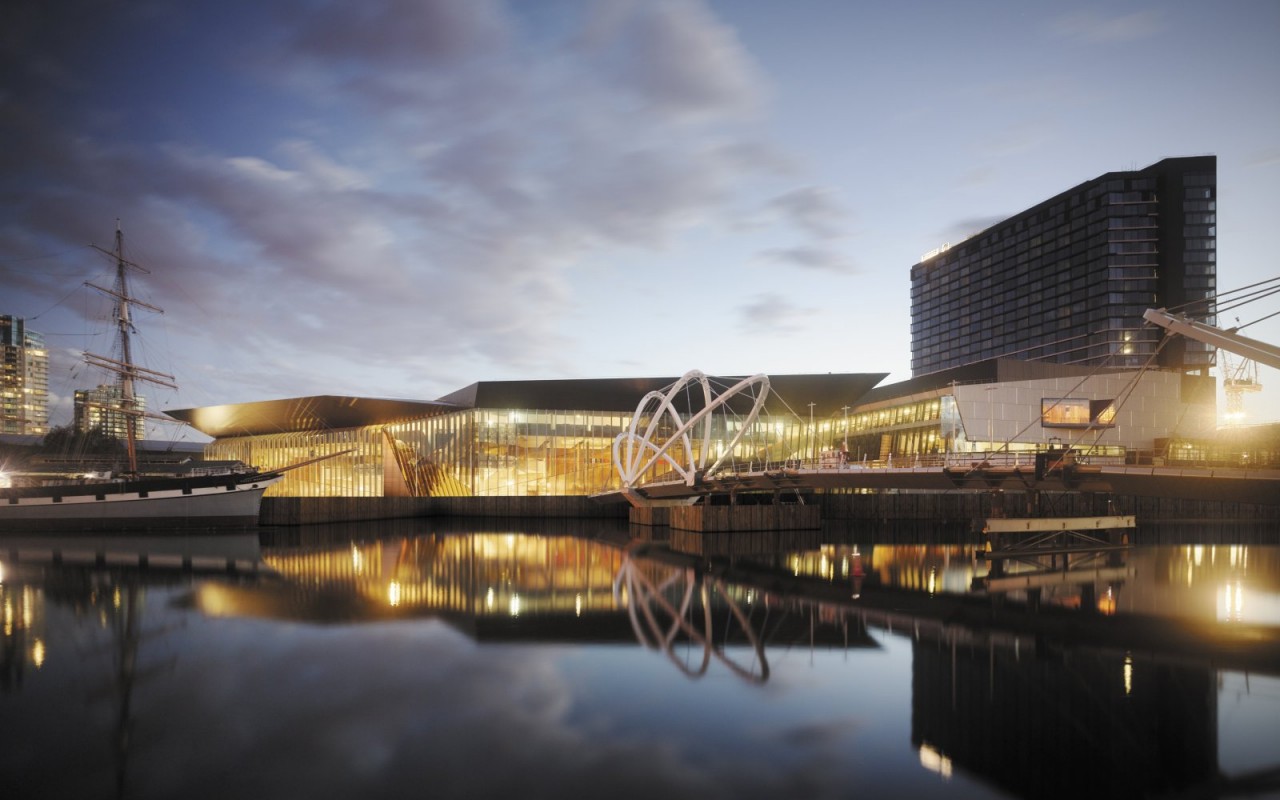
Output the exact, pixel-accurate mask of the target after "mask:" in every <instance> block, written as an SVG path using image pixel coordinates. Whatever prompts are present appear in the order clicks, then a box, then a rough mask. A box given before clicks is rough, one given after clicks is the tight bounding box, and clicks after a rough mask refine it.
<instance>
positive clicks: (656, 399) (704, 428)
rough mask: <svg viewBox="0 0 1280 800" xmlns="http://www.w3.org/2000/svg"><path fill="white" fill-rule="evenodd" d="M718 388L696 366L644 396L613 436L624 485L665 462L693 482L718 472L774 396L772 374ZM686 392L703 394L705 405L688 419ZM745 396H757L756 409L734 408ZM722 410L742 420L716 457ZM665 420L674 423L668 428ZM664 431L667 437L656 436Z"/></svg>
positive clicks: (625, 487) (629, 485)
mask: <svg viewBox="0 0 1280 800" xmlns="http://www.w3.org/2000/svg"><path fill="white" fill-rule="evenodd" d="M715 388H716V387H715V386H714V385H713V383H712V380H711V378H709V377H708V376H707V375H704V374H703V373H702V372H700V371H698V370H691V371H689V372H686V373H685V374H684V375H682V376H681V377H680V379H679V380H678V381H676V382H675V383H673V384H671V386H669V387H667V388H666V389H663V390H659V391H654V392H649V393H648V394H646V395H645V396H644V398H642V399H641V400H640V404H639V405H638V406H637V407H636V413H635V415H634V416H632V418H631V425H630V426H629V427H628V429H627V430H625V431H623V432H622V433H620V434H618V435H617V437H615V438H614V440H613V464H614V467H615V468H616V469H617V470H618V475H619V476H620V477H621V479H622V486H623V490H624V491H627V490H630V489H632V488H633V487H635V486H636V484H637V483H639V482H640V481H641V480H642V479H643V477H644V476H645V475H646V474H647V473H649V472H650V471H651V470H653V469H655V468H656V467H659V466H661V465H666V466H669V467H670V468H671V469H673V470H675V472H676V473H677V474H679V475H680V477H681V478H683V479H684V481H685V484H686V485H688V486H693V485H694V483H695V482H696V481H697V480H698V478H699V476H701V475H706V474H710V473H714V472H715V471H716V470H718V469H719V468H720V467H721V466H722V465H723V464H724V463H725V461H726V459H729V458H731V457H732V455H733V452H734V448H736V447H737V446H738V443H739V442H741V441H742V438H743V437H744V436H745V435H747V432H748V431H749V430H750V429H751V425H752V423H753V422H755V420H756V418H757V417H758V416H760V412H761V411H762V410H763V409H764V404H765V400H766V399H768V397H769V376H768V375H763V374H760V375H752V376H751V377H749V378H743V379H742V380H740V381H738V382H737V383H735V384H733V385H732V386H729V387H728V388H726V389H724V390H723V391H721V392H719V393H718V394H717V392H716V391H715ZM686 393H693V394H695V395H696V394H700V395H701V397H700V399H701V401H702V407H701V408H700V409H698V410H697V411H694V412H688V411H687V412H686V413H688V419H685V418H684V416H682V414H681V412H680V410H679V409H678V408H677V403H676V401H677V399H679V398H681V397H682V396H683V395H685V394H686ZM739 396H746V397H751V398H753V402H752V404H751V410H750V411H748V412H747V413H746V414H745V415H739V414H737V413H734V411H733V409H734V406H732V405H731V401H733V400H734V399H735V398H738V397H739ZM685 407H686V408H689V407H690V406H689V405H688V404H686V406H685ZM716 415H720V416H723V417H732V418H733V419H734V420H735V421H737V422H738V423H739V424H738V425H737V426H736V427H737V431H736V433H734V435H733V438H732V439H730V440H729V441H727V442H725V444H724V446H723V447H716V448H714V450H715V456H716V457H715V460H714V461H710V459H711V456H712V455H713V452H712V450H713V448H712V433H713V431H714V429H715V425H714V422H715V417H716ZM664 421H665V422H667V423H668V424H669V428H666V429H664V427H663V422H664ZM642 428H643V430H642ZM726 428H727V426H726ZM659 435H662V436H664V437H665V440H664V441H662V442H657V441H655V438H656V437H657V436H659ZM695 443H696V446H695ZM708 461H710V463H708Z"/></svg>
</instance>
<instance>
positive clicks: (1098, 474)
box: [601, 457, 1280, 505]
mask: <svg viewBox="0 0 1280 800" xmlns="http://www.w3.org/2000/svg"><path fill="white" fill-rule="evenodd" d="M835 489H876V490H897V491H908V492H910V491H921V492H946V491H984V492H985V491H995V490H1004V491H1027V490H1038V491H1078V492H1102V493H1111V494H1118V495H1136V496H1145V497H1178V498H1185V499H1188V500H1213V501H1223V502H1234V503H1255V504H1260V505H1280V470H1276V469H1242V468H1232V467H1189V466H1149V465H1140V466H1139V465H1129V464H1107V463H1101V464H1100V463H1096V462H1093V463H1076V464H1071V465H1068V466H1060V467H1056V468H1052V469H1047V470H1045V469H1041V470H1037V469H1036V466H1035V464H1034V463H1026V462H1025V460H1024V461H1023V463H1018V462H1017V461H1015V460H1009V461H1006V462H1004V463H1002V462H1000V461H997V460H995V459H990V460H988V459H981V460H974V459H972V458H971V457H970V458H967V459H966V460H965V461H963V462H961V461H958V460H955V459H954V458H953V459H951V460H950V461H949V462H942V463H933V464H928V465H921V464H915V463H912V464H910V465H902V466H896V465H893V464H892V463H885V464H883V465H880V464H868V463H852V464H839V463H836V464H832V463H830V462H822V461H819V460H815V461H812V462H803V461H801V462H790V463H789V464H787V465H778V466H765V467H763V468H759V469H754V470H753V469H747V470H741V471H722V472H718V473H716V474H714V475H707V476H697V477H696V479H695V480H694V481H693V482H692V483H688V482H686V481H683V480H657V481H653V482H649V483H645V484H642V485H638V486H636V487H634V488H633V489H631V490H630V492H627V491H618V492H610V493H607V494H606V495H602V496H601V498H602V499H603V498H607V497H609V496H616V497H617V499H628V500H630V501H631V502H633V503H637V504H641V505H647V504H658V505H660V504H670V503H680V502H690V501H692V500H694V499H696V498H698V497H704V496H708V495H717V494H736V493H738V492H765V491H807V490H835Z"/></svg>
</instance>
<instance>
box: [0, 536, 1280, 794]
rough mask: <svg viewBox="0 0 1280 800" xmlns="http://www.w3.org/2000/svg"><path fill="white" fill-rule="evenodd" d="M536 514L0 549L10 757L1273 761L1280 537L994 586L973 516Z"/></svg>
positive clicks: (455, 786) (398, 779) (386, 764)
mask: <svg viewBox="0 0 1280 800" xmlns="http://www.w3.org/2000/svg"><path fill="white" fill-rule="evenodd" d="M533 530H535V529H532V528H529V529H524V528H521V529H514V530H511V529H503V530H492V531H487V532H483V533H475V532H437V531H438V529H436V528H433V527H432V526H430V525H428V524H426V523H425V522H415V523H413V524H412V525H408V524H397V525H392V526H379V527H371V526H351V527H335V528H332V529H327V530H326V529H316V530H304V531H290V532H284V533H278V534H277V533H265V534H264V539H263V545H262V546H261V548H260V550H259V549H258V548H257V544H258V543H257V541H256V540H254V541H252V542H248V543H246V542H244V541H241V542H237V543H234V544H235V547H236V548H237V550H236V554H235V556H234V559H235V562H234V563H235V564H237V565H238V567H237V568H236V569H235V571H234V572H231V571H229V570H228V569H227V568H226V566H227V564H226V562H225V561H223V562H221V564H222V567H221V568H219V567H218V564H219V562H218V561H217V560H216V559H212V560H208V561H206V562H204V563H205V566H206V569H204V570H200V569H195V570H182V569H174V570H165V569H160V568H156V567H155V566H148V567H146V568H139V567H138V565H137V563H136V559H135V561H134V563H133V564H132V565H125V564H127V559H123V558H122V559H118V560H115V561H113V562H112V563H119V564H122V566H114V567H95V566H93V564H92V563H91V562H90V563H89V564H86V565H83V566H75V565H72V566H59V567H55V566H53V565H51V564H47V563H42V562H41V561H40V560H39V558H38V557H37V556H36V555H34V554H33V553H30V552H25V553H23V554H22V557H21V558H19V559H14V558H13V557H12V556H13V554H14V549H13V548H8V549H7V550H6V551H0V570H2V571H0V604H2V605H0V610H2V614H3V615H2V622H3V644H4V649H3V654H2V656H0V657H2V658H3V662H2V664H0V691H2V693H0V731H2V732H0V778H3V779H4V783H5V785H7V786H22V787H24V790H25V787H31V788H30V791H31V792H32V795H31V796H54V795H69V796H79V797H109V796H124V797H166V796H174V795H183V796H187V797H222V796H242V795H253V796H273V797H292V796H298V797H303V796H306V797H312V796H317V795H323V796H355V795H359V796H364V795H371V796H400V795H406V796H409V795H412V796H420V795H422V794H430V795H431V796H445V797H451V796H454V797H473V796H493V795H508V796H511V797H565V796H586V795H598V796H606V795H613V796H623V797H664V798H665V797H699V798H706V797H793V796H804V797H849V796H864V795H866V794H872V793H876V794H880V795H882V796H887V797H898V796H912V797H928V796H936V797H949V798H954V797H1010V796H1027V797H1031V796H1036V797H1042V796H1077V795H1078V794H1080V793H1086V792H1088V793H1094V794H1104V795H1114V794H1121V793H1125V794H1134V795H1151V794H1170V793H1175V792H1185V793H1194V792H1197V791H1201V790H1202V789H1204V787H1206V786H1207V785H1209V784H1210V783H1211V782H1212V781H1214V780H1216V779H1217V778H1218V776H1219V773H1221V774H1223V775H1225V776H1226V777H1227V778H1228V779H1232V778H1242V777H1244V776H1248V775H1251V774H1254V773H1258V774H1263V773H1265V771H1266V770H1268V769H1270V770H1275V769H1276V768H1277V767H1278V766H1280V755H1278V754H1277V753H1276V752H1275V751H1274V750H1273V749H1272V748H1270V747H1269V746H1268V745H1267V744H1266V743H1267V742H1274V741H1276V740H1277V737H1278V736H1280V658H1276V654H1277V653H1280V649H1277V648H1278V647H1280V644H1278V641H1277V640H1278V639H1280V609H1278V606H1280V546H1276V545H1264V544H1247V545H1245V544H1225V545H1223V544H1218V545H1185V544H1178V545H1162V546H1154V547H1142V546H1139V547H1135V548H1132V549H1131V550H1129V551H1123V552H1121V553H1108V554H1106V555H1105V556H1104V557H1101V558H1093V559H1088V558H1083V557H1082V558H1080V559H1079V560H1078V561H1075V562H1073V563H1070V564H1064V563H1058V564H1056V565H1055V567H1054V568H1052V569H1047V568H1046V564H1044V563H1032V562H1027V563H1020V564H1016V565H1014V564H1011V565H1008V567H1007V569H1006V570H1005V574H1004V575H1002V576H999V577H1001V578H1010V577H1012V578H1013V581H1012V582H1006V584H1001V583H999V581H993V580H991V579H992V578H993V575H992V571H991V569H990V565H989V562H988V560H987V559H986V558H985V557H984V555H983V551H982V549H981V548H980V547H979V546H977V545H976V544H972V543H969V544H947V543H928V544H920V543H893V542H886V541H877V537H876V536H874V535H861V534H859V535H849V536H839V535H836V536H832V535H831V534H829V533H828V534H821V535H819V534H799V535H789V536H778V535H770V536H764V535H755V536H743V537H739V538H738V539H736V540H733V541H732V542H730V543H728V544H726V543H725V542H717V541H715V540H713V539H711V538H710V537H707V538H703V539H700V540H698V541H697V542H693V543H691V542H689V541H688V537H681V536H674V535H673V536H662V537H659V539H660V540H655V538H654V534H653V532H652V531H649V530H639V531H637V530H636V529H627V528H625V527H624V528H621V529H615V528H608V527H602V528H600V529H598V530H595V529H588V530H585V531H574V532H572V534H569V533H565V532H560V531H552V532H545V531H544V532H530V531H533ZM251 538H252V537H251ZM173 541H174V540H173V539H172V538H170V539H167V540H166V546H167V547H169V548H172V546H173V545H172V542H173ZM208 544H209V543H208V542H194V543H192V545H191V546H192V547H195V548H204V547H207V546H208ZM225 544H226V543H225V542H224V543H220V544H219V547H223V546H224V545H225ZM245 547H249V548H250V549H251V550H254V551H256V555H257V556H259V557H260V561H259V566H260V567H261V568H262V569H261V571H258V572H251V571H246V570H245V569H244V563H245V561H244V559H245ZM6 555H7V556H8V557H6ZM188 556H190V554H188ZM228 557H230V556H228ZM1064 566H1065V567H1068V568H1065V569H1064V568H1063V567H1064ZM1018 581H1022V584H1023V585H1021V586H1018V585H1014V584H1016V583H1017V582H1018ZM1081 764H1087V765H1089V766H1088V768H1087V769H1082V768H1081ZM19 775H20V776H22V781H21V783H17V782H15V781H14V780H11V779H13V778H15V776H19ZM1272 780H1273V781H1274V778H1273V779H1272ZM1219 788H1221V787H1219ZM1272 788H1273V789H1277V788H1280V787H1277V786H1275V785H1274V783H1273V785H1272ZM9 796H21V792H19V794H14V795H10V794H9V793H8V792H6V797H9Z"/></svg>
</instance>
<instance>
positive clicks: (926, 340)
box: [911, 156, 1217, 375]
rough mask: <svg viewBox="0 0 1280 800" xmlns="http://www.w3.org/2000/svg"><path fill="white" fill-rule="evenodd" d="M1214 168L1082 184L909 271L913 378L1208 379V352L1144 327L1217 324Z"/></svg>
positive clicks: (1111, 176)
mask: <svg viewBox="0 0 1280 800" xmlns="http://www.w3.org/2000/svg"><path fill="white" fill-rule="evenodd" d="M1216 203H1217V158H1216V157H1215V156H1197V157H1191V158H1168V159H1164V160H1163V161H1160V162H1157V163H1155V164H1152V165H1151V166H1149V167H1146V168H1145V169H1140V170H1137V171H1133V172H1109V173H1107V174H1105V175H1102V176H1101V177H1098V178H1095V179H1093V180H1090V181H1086V182H1084V183H1082V184H1080V185H1078V186H1076V187H1074V188H1072V189H1068V190H1067V191H1065V192H1063V193H1062V194H1059V195H1057V196H1055V197H1052V198H1050V199H1048V200H1046V201H1044V202H1043V203H1040V204H1039V205H1036V206H1033V207H1032V208H1029V209H1027V210H1026V211H1023V212H1021V213H1019V214H1016V215H1015V216H1012V217H1010V218H1008V219H1006V220H1004V221H1002V222H1000V223H997V224H995V225H992V226H991V227H989V228H987V229H986V230H984V231H982V232H981V233H978V234H976V235H974V236H972V237H970V238H968V239H966V240H964V241H963V242H960V243H959V244H956V245H954V246H944V247H941V248H939V249H938V250H936V251H934V252H932V253H930V254H929V255H927V256H925V257H924V258H923V259H922V260H921V261H920V263H918V264H916V265H915V266H913V267H912V268H911V371H912V374H913V375H925V374H928V373H932V372H937V371H939V370H943V369H948V368H952V367H957V366H962V365H964V364H970V363H973V362H977V361H982V360H985V359H989V358H996V357H1009V358H1017V359H1022V360H1037V361H1049V362H1055V363H1059V364H1076V365H1084V366H1095V365H1102V366H1108V367H1117V368H1138V367H1142V366H1143V365H1145V364H1148V362H1151V365H1152V366H1155V367H1160V368H1164V369H1177V370H1184V371H1194V372H1199V373H1201V374H1205V373H1206V371H1207V370H1208V368H1209V367H1210V366H1212V364H1213V356H1214V350H1213V348H1211V347H1209V346H1207V345H1205V344H1202V343H1199V342H1193V341H1188V340H1187V339H1186V338H1185V337H1181V336H1174V337H1171V338H1170V339H1169V340H1168V341H1165V336H1164V331H1163V329H1159V328H1153V327H1150V326H1145V325H1144V323H1143V319H1142V314H1143V312H1144V311H1146V310H1147V309H1148V308H1167V309H1169V310H1170V311H1174V310H1177V311H1183V312H1185V313H1187V314H1188V315H1189V316H1192V317H1194V318H1196V319H1199V320H1202V321H1207V322H1209V323H1210V324H1214V323H1215V322H1216V321H1215V320H1214V319H1213V316H1212V313H1211V312H1212V310H1213V309H1212V306H1211V304H1210V303H1209V302H1208V300H1207V299H1209V298H1212V297H1213V296H1214V294H1215V293H1216V291H1217V258H1216V257H1217V207H1216Z"/></svg>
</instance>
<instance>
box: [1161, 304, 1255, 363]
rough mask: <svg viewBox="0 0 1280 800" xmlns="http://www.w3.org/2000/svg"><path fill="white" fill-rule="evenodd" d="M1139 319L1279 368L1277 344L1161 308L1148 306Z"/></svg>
mask: <svg viewBox="0 0 1280 800" xmlns="http://www.w3.org/2000/svg"><path fill="white" fill-rule="evenodd" d="M1142 318H1143V319H1145V320H1146V321H1147V322H1150V323H1152V324H1153V325H1159V326H1160V327H1162V328H1164V329H1166V330H1168V331H1170V332H1171V333H1179V334H1182V335H1183V336H1185V337H1187V338H1188V339H1195V340H1196V341H1197V342H1204V343H1205V344H1207V345H1211V346H1213V347H1217V348H1221V349H1223V350H1226V351H1228V352H1231V353H1235V354H1236V355H1238V356H1241V357H1243V358H1248V359H1251V360H1253V361H1256V362H1258V363H1259V364H1266V365H1267V366H1269V367H1271V368H1273V369H1280V347H1276V346H1275V345H1273V344H1267V343H1266V342H1261V341H1258V340H1257V339H1250V338H1249V337H1247V336H1241V335H1240V334H1238V333H1236V332H1235V331H1234V330H1223V329H1222V328H1215V327H1213V326H1212V325H1206V324H1204V323H1203V322H1196V321H1194V320H1190V319H1187V318H1186V317H1184V316H1182V315H1175V314H1170V313H1169V312H1168V311H1165V310H1164V309H1163V308H1149V309H1147V310H1146V312H1145V313H1144V314H1143V315H1142Z"/></svg>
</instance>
